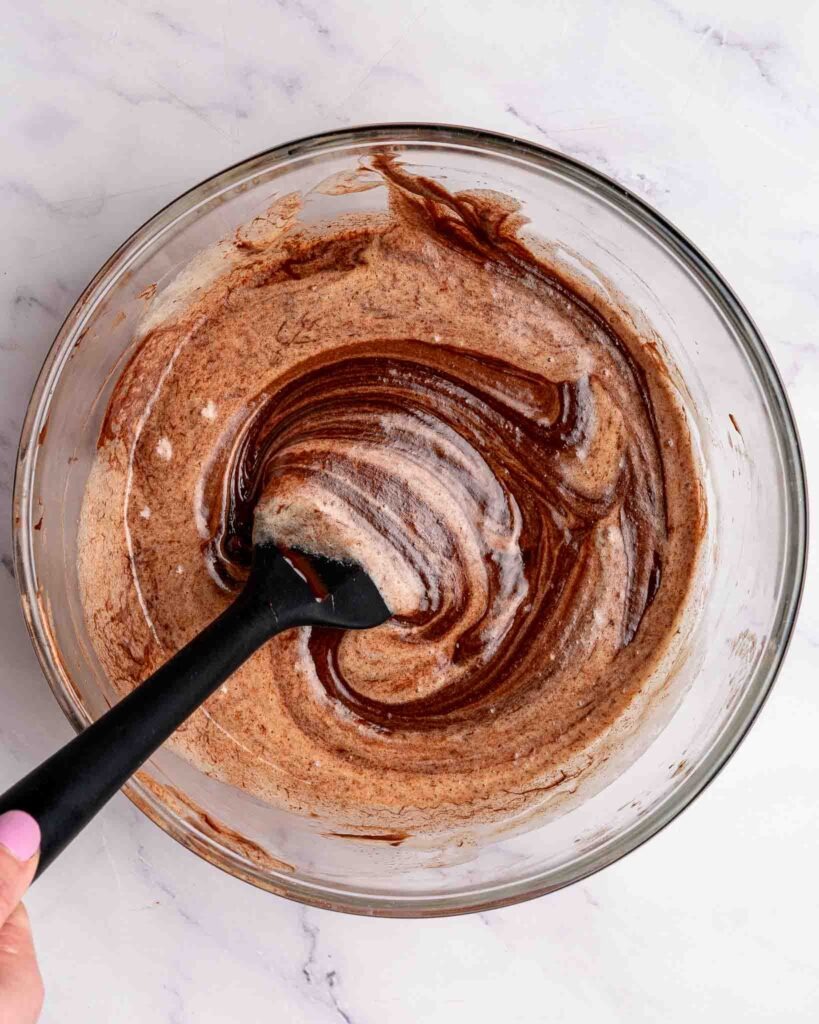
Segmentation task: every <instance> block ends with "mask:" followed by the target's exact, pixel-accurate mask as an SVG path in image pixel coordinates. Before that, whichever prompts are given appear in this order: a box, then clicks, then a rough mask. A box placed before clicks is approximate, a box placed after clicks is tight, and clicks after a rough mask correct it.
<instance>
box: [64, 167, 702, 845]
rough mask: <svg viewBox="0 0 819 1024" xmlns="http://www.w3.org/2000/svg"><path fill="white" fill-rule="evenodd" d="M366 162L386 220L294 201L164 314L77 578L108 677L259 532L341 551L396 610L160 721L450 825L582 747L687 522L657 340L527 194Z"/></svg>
mask: <svg viewBox="0 0 819 1024" xmlns="http://www.w3.org/2000/svg"><path fill="white" fill-rule="evenodd" d="M373 172H375V173H376V174H377V175H379V176H380V180H381V182H382V184H383V185H384V186H385V187H386V188H388V190H389V195H390V212H389V213H388V214H384V215H376V214H373V215H367V216H357V217H347V218H341V219H339V220H337V221H335V222H333V223H330V224H329V225H325V226H324V227H323V228H321V229H318V228H306V227H304V226H300V225H299V223H298V221H297V219H296V214H297V212H298V205H299V200H298V197H293V196H290V197H285V199H284V200H282V201H280V202H279V203H278V204H277V205H276V206H275V207H274V208H273V209H272V210H271V212H270V213H269V214H268V215H267V216H266V217H265V218H261V219H260V220H259V222H257V223H255V224H254V225H253V226H252V230H248V231H246V232H243V233H240V234H239V235H237V237H236V239H235V240H233V241H232V242H231V243H230V244H229V245H226V246H223V247H222V249H221V250H220V251H219V256H220V258H221V259H222V260H223V269H222V270H221V272H220V273H219V274H218V275H217V276H216V277H215V279H213V277H212V279H211V282H210V283H209V284H207V285H206V286H201V287H199V288H198V290H196V291H195V292H193V293H189V294H187V295H186V296H185V297H184V301H180V300H179V299H178V298H177V301H176V302H175V303H174V304H173V305H172V306H170V307H168V308H169V309H170V310H171V312H170V313H167V314H166V315H164V316H161V317H160V318H159V320H158V322H157V317H156V316H155V317H154V323H153V326H151V327H150V329H149V330H148V331H147V333H146V334H145V335H144V337H142V338H141V340H140V342H139V345H138V347H137V348H136V351H135V354H134V356H133V358H132V359H131V362H130V364H129V365H128V366H127V368H126V369H125V371H124V372H123V374H122V376H121V377H120V379H119V381H118V383H117V385H116V389H115V391H114V394H113V396H112V398H111V402H110V406H109V409H108V414H107V418H106V421H105V424H104V428H103V431H102V435H101V437H100V442H99V452H98V457H97V460H96V464H95V467H94V470H93V472H92V474H91V477H90V480H89V484H88V490H87V493H86V497H85V504H84V510H83V521H82V530H81V546H80V548H81V549H80V571H81V579H82V585H83V597H84V604H85V611H86V616H87V622H88V626H89V629H90V632H91V636H92V639H93V642H94V646H95V648H96V650H97V653H98V655H99V657H100V659H101V661H102V664H103V666H104V667H105V669H106V671H107V672H108V673H109V675H110V678H111V679H112V680H113V682H114V683H115V685H116V686H117V687H118V688H119V689H120V690H121V691H122V692H126V691H127V690H128V689H130V688H131V687H132V686H133V685H135V684H136V683H137V682H139V681H140V680H141V679H143V678H144V677H145V676H146V675H148V674H149V673H150V672H152V671H153V670H154V669H155V668H157V667H158V666H159V665H160V664H161V663H162V662H164V661H165V660H166V659H167V658H168V657H169V656H170V655H171V654H172V653H173V652H174V651H176V650H177V649H178V648H179V647H180V646H181V645H182V644H184V643H185V642H186V641H187V640H189V639H190V638H191V637H192V636H193V635H194V634H195V633H196V632H197V631H198V630H200V629H201V628H202V627H203V626H204V625H205V624H206V623H207V622H209V621H210V620H211V619H213V618H214V617H215V616H216V615H217V614H218V613H219V612H220V611H221V610H222V609H223V608H224V607H225V605H226V604H227V603H228V602H229V601H230V600H231V599H232V597H233V596H234V594H235V593H236V592H237V590H238V589H239V588H240V587H241V585H242V581H243V580H244V578H245V576H246V573H247V569H248V564H249V561H250V557H251V549H252V540H253V536H254V528H255V531H256V535H257V536H259V535H265V536H268V535H272V536H273V537H274V538H275V539H276V540H277V541H279V542H281V543H282V544H286V545H288V546H291V547H301V548H305V549H307V550H316V551H322V552H325V553H330V554H336V555H338V554H344V553H347V554H349V555H350V556H352V557H353V558H355V559H356V560H358V561H360V562H361V563H362V564H363V565H364V566H365V568H366V569H367V570H368V571H369V572H370V574H371V575H372V576H373V578H374V579H375V580H376V582H377V583H378V584H379V586H380V588H381V590H382V593H383V594H384V597H385V599H386V600H387V603H388V604H389V605H390V607H391V609H392V611H393V612H394V618H393V619H392V620H391V621H390V622H388V623H387V624H385V625H384V626H382V627H379V628H378V629H376V630H371V631H367V632H362V633H357V634H356V633H349V634H343V633H340V632H334V631H323V630H312V631H311V630H309V629H305V630H301V631H298V632H291V633H288V634H284V635H282V636H279V637H277V638H275V639H274V640H273V641H271V642H270V643H269V644H268V645H267V646H266V647H265V648H264V649H263V650H261V651H260V652H258V653H257V654H256V655H255V656H254V657H253V658H252V659H251V660H250V661H249V662H248V663H247V664H246V665H245V666H244V667H243V668H242V669H241V670H240V671H239V672H237V673H236V674H235V676H234V677H233V678H232V679H231V680H230V682H229V683H228V684H227V685H226V686H225V687H223V689H222V691H220V692H219V693H218V694H217V695H215V696H214V697H213V698H212V699H211V700H210V701H209V702H208V704H207V706H206V708H204V709H202V710H201V711H200V712H198V713H197V714H196V715H195V716H194V717H193V718H192V719H191V721H190V722H189V723H188V724H187V725H186V726H185V727H184V728H183V729H181V730H180V731H179V733H178V734H177V735H176V736H175V738H174V739H173V741H172V742H173V745H174V746H175V747H176V749H177V750H178V751H180V752H181V753H183V754H184V756H186V757H187V758H189V759H190V760H191V761H193V762H194V763H195V764H196V765H198V766H199V767H201V768H202V769H203V770H204V771H206V772H208V773H209V774H211V775H213V776H216V777H218V778H220V779H222V780H224V781H225V782H228V783H231V784H233V785H235V786H238V787H241V788H242V789H245V790H247V791H249V792H250V793H252V794H253V795H255V796H257V797H259V798H261V799H262V800H265V801H269V802H272V803H274V804H276V805H278V806H284V807H287V808H290V809H293V810H295V811H297V812H299V813H302V814H311V815H318V816H319V817H326V818H328V820H334V821H342V822H344V823H345V824H347V825H349V826H350V827H351V828H361V827H372V826H374V825H375V826H378V827H380V828H395V827H396V826H397V825H399V824H400V825H401V827H402V828H409V829H411V830H413V831H424V830H437V829H446V828H450V827H453V826H454V825H456V824H457V823H463V822H471V821H477V820H503V819H505V818H507V817H510V816H512V815H516V814H519V813H520V812H521V811H525V810H528V809H531V807H532V806H533V805H537V804H538V803H540V802H542V801H543V800H544V799H545V798H546V797H547V795H548V792H549V790H550V789H551V788H552V787H554V786H557V785H559V784H561V783H562V782H564V781H565V780H566V779H567V777H568V776H569V775H571V774H572V773H576V772H577V771H578V769H577V764H578V763H581V764H585V765H586V766H588V765H589V764H591V763H592V759H591V758H586V760H585V761H583V756H582V755H583V752H584V751H587V750H590V749H591V748H592V747H593V746H594V745H595V744H597V743H598V742H599V741H600V738H601V737H604V736H605V735H606V733H607V732H608V731H609V730H610V729H611V727H612V725H613V724H614V723H615V722H616V721H617V720H618V719H619V718H620V717H621V716H622V715H623V714H624V713H626V712H627V709H628V708H629V706H630V705H631V704H632V702H633V701H634V700H635V699H636V698H637V697H638V695H639V694H640V692H641V690H643V689H644V688H645V687H646V686H647V684H648V682H649V680H650V679H651V677H652V674H653V673H654V672H655V671H656V670H657V667H658V664H659V662H660V660H661V658H662V656H663V655H664V654H665V653H666V652H667V651H668V648H669V644H670V643H671V641H672V638H673V637H674V634H675V632H676V631H677V629H678V626H679V624H680V621H681V616H682V612H683V610H684V608H685V605H686V602H687V600H688V598H689V594H690V590H691V587H692V580H693V577H694V572H695V566H696V562H697V554H698V549H699V546H700V541H701V538H702V535H703V528H704V515H705V513H704V508H703V503H702V496H701V494H702V490H701V488H700V486H699V478H698V469H697V464H696V461H695V458H694V455H693V452H692V445H691V440H690V436H689V431H688V427H687V425H686V420H685V416H684V414H683V412H682V411H681V409H680V406H679V403H678V400H677V398H676V393H675V390H674V388H673V386H672V384H671V383H670V381H669V377H668V373H667V368H666V366H665V365H664V364H663V362H662V361H661V360H660V359H659V357H658V355H657V351H656V349H655V348H654V347H653V346H647V345H643V344H642V343H641V342H640V339H639V338H636V337H634V336H633V334H632V333H630V332H628V331H627V330H626V328H625V326H624V324H625V323H626V322H627V321H626V320H625V318H622V317H618V316H617V315H616V311H610V310H604V309H595V308H593V307H592V306H591V305H590V304H589V303H588V302H587V301H585V300H584V299H583V298H581V297H580V295H579V294H578V293H577V292H576V291H575V290H574V289H573V288H572V286H571V283H570V282H568V281H567V280H565V279H563V278H562V277H561V276H560V274H558V273H557V272H556V271H555V270H554V269H553V268H550V266H548V265H547V264H546V263H544V262H542V261H541V260H539V259H538V258H536V257H535V256H534V255H533V253H532V252H531V251H530V249H529V248H528V247H527V246H526V245H525V244H524V242H523V241H522V240H521V237H520V235H519V230H520V227H521V224H522V223H523V218H522V217H521V216H520V214H519V212H518V204H517V203H516V202H514V201H513V200H511V199H509V198H508V197H504V196H499V195H498V194H496V193H492V194H489V193H479V192H471V193H459V194H456V195H453V194H450V193H448V192H446V191H445V190H444V189H443V188H442V187H441V185H440V184H438V183H435V182H433V181H431V180H428V179H425V178H422V177H417V176H414V175H411V174H410V173H409V172H408V171H407V170H406V169H404V168H402V167H401V165H400V164H398V163H397V162H396V161H394V160H393V159H391V158H388V157H382V158H378V159H377V160H376V161H375V162H374V164H373V166H372V167H371V168H370V169H369V171H368V173H369V175H370V177H372V174H373ZM254 523H255V527H254ZM578 758H579V761H578Z"/></svg>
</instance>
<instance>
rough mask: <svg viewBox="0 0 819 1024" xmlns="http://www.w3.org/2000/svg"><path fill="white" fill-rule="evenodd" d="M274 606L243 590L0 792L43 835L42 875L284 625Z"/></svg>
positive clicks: (4, 803)
mask: <svg viewBox="0 0 819 1024" xmlns="http://www.w3.org/2000/svg"><path fill="white" fill-rule="evenodd" d="M282 628H286V624H285V623H280V622H279V621H278V620H277V619H276V617H275V614H274V613H273V612H272V609H271V608H270V606H269V605H265V604H264V603H263V602H260V601H259V600H257V599H256V597H255V595H254V594H248V595H247V596H245V594H244V593H243V594H240V595H239V597H238V598H237V599H236V600H235V601H234V603H233V604H232V605H230V606H229V607H228V608H227V609H226V610H225V611H224V612H223V613H222V614H221V615H220V616H219V618H217V619H216V620H215V621H214V622H212V623H211V624H210V625H209V626H207V627H206V628H205V629H204V630H203V631H202V632H201V633H200V634H199V635H198V636H196V637H194V639H193V640H191V642H190V643H189V644H187V646H185V647H183V648H182V649H181V650H180V651H179V652H178V653H177V654H175V655H174V656H173V657H172V658H171V659H170V661H168V662H167V663H166V664H164V665H163V666H162V668H160V669H158V670H157V671H156V672H155V673H154V674H153V675H152V676H150V677H149V678H148V679H146V680H145V682H143V683H142V684H141V685H140V686H138V687H137V688H136V689H135V690H133V691H132V692H131V693H130V694H128V696H127V697H124V698H123V699H122V700H121V701H120V702H119V703H118V704H116V705H115V706H114V707H113V708H111V710H110V711H108V712H106V714H104V715H103V716H102V717H101V718H99V719H97V721H96V722H94V723H93V724H92V725H90V726H88V728H87V729H85V730H84V731H83V732H82V733H80V734H79V735H78V736H77V737H76V738H75V739H73V740H71V741H70V742H69V743H67V744H66V745H65V746H64V747H63V748H62V749H61V750H58V751H57V753H56V754H54V755H52V756H51V757H50V758H49V759H48V760H47V761H45V762H44V763H43V764H41V765H40V766H39V767H38V768H35V769H34V770H33V771H32V772H30V773H29V774H28V775H26V777H25V778H23V779H21V780H20V781H19V782H18V783H16V785H14V786H12V787H11V789H9V790H7V792H6V793H4V794H3V795H2V796H0V813H3V812H4V811H10V810H18V811H27V812H28V813H29V814H31V815H32V816H33V817H34V818H35V819H36V820H37V822H38V823H39V825H40V830H41V832H42V845H41V848H40V862H39V867H38V870H37V874H38V875H40V874H42V872H43V871H44V870H45V869H46V868H47V867H48V866H49V864H51V862H52V861H53V860H54V858H55V857H56V856H57V855H58V854H59V853H60V852H61V851H62V850H63V849H64V848H65V846H66V845H67V844H68V843H70V842H71V840H72V839H74V838H75V837H76V836H77V834H78V833H79V832H80V831H81V830H82V829H83V828H84V827H85V826H86V825H87V824H88V822H89V821H90V820H91V819H92V818H93V817H94V815H95V814H96V813H97V812H98V811H99V810H101V809H102V807H103V806H104V805H105V804H106V803H107V802H108V801H109V800H110V799H111V797H112V796H113V795H114V794H115V793H116V792H117V790H118V789H120V788H121V787H122V786H123V785H124V784H125V782H126V781H127V780H128V778H130V776H131V775H133V773H134V772H135V771H137V770H138V769H139V768H140V766H141V765H142V764H144V762H145V761H146V760H147V759H148V758H149V757H150V756H151V754H153V753H154V751H155V750H156V749H157V748H158V747H160V746H161V745H162V743H164V741H165V740H166V739H167V738H168V737H169V736H170V735H171V733H172V732H174V730H175V729H177V728H178V727H179V726H180V725H181V724H182V723H183V722H184V721H185V720H186V719H187V718H188V717H189V716H190V715H191V714H192V713H193V712H194V711H195V710H196V708H197V707H198V706H199V705H200V704H201V703H202V702H203V701H204V700H205V699H206V698H207V697H208V696H210V694H211V693H213V692H214V691H215V690H216V689H217V688H218V687H219V686H220V685H221V684H222V683H223V682H224V681H225V680H226V679H227V678H228V676H229V675H230V674H231V673H232V672H234V671H235V670H236V669H237V668H238V667H239V666H240V665H241V664H242V662H244V661H245V660H246V659H247V658H248V657H249V656H250V655H251V654H252V653H253V652H254V651H255V650H256V649H257V648H258V647H260V646H261V645H262V644H263V643H264V642H265V640H267V639H269V637H271V636H272V635H273V634H274V633H277V632H279V630H280V629H282Z"/></svg>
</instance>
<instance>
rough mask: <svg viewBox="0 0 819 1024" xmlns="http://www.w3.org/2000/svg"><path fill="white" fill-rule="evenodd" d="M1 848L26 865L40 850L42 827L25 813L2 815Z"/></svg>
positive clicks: (16, 812)
mask: <svg viewBox="0 0 819 1024" xmlns="http://www.w3.org/2000/svg"><path fill="white" fill-rule="evenodd" d="M0 846H5V848H6V849H7V850H8V851H9V853H10V854H11V855H12V857H16V858H17V860H19V861H22V862H23V863H25V862H26V861H27V860H28V859H29V858H30V857H33V856H34V854H35V853H36V852H37V851H38V850H39V849H40V826H39V825H38V824H37V822H36V821H35V820H34V818H32V816H31V815H30V814H26V812H25V811H6V813H5V814H0Z"/></svg>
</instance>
